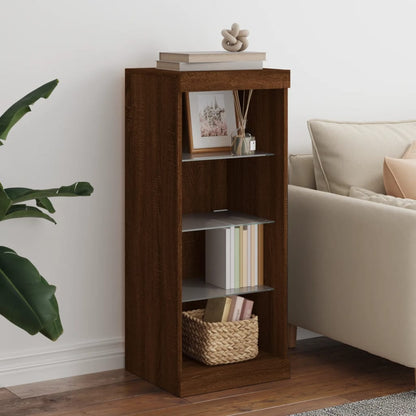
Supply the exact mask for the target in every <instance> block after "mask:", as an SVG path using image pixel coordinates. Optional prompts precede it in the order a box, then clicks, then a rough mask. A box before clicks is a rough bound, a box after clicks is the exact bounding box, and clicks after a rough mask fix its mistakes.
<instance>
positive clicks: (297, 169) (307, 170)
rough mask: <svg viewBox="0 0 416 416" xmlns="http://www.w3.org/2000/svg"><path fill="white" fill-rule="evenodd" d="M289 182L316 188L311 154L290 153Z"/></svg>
mask: <svg viewBox="0 0 416 416" xmlns="http://www.w3.org/2000/svg"><path fill="white" fill-rule="evenodd" d="M289 183H290V184H291V185H296V186H302V187H304V188H310V189H316V185H315V175H314V172H313V157H312V155H311V154H303V155H289Z"/></svg>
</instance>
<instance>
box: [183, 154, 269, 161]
mask: <svg viewBox="0 0 416 416" xmlns="http://www.w3.org/2000/svg"><path fill="white" fill-rule="evenodd" d="M264 156H274V153H267V152H256V153H254V154H253V155H242V156H234V155H232V154H231V153H229V152H209V153H200V154H198V153H195V154H191V153H182V162H200V161H203V160H220V159H242V158H248V157H264Z"/></svg>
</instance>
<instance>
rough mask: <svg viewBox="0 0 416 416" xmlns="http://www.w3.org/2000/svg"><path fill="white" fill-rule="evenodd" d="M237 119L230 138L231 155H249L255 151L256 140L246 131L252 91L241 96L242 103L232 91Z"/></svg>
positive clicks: (235, 92)
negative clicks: (235, 127) (234, 129)
mask: <svg viewBox="0 0 416 416" xmlns="http://www.w3.org/2000/svg"><path fill="white" fill-rule="evenodd" d="M233 94H234V106H235V112H236V117H237V129H236V131H235V132H234V133H233V134H232V136H231V153H232V154H233V155H235V156H242V155H251V154H254V153H255V151H256V138H255V137H254V136H252V135H251V134H250V133H248V132H247V131H246V124H247V114H248V109H249V106H250V100H251V96H252V94H253V90H249V91H248V94H247V99H246V92H245V91H244V92H243V94H242V103H241V101H240V95H239V94H238V91H233Z"/></svg>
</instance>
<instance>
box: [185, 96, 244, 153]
mask: <svg viewBox="0 0 416 416" xmlns="http://www.w3.org/2000/svg"><path fill="white" fill-rule="evenodd" d="M186 98H187V100H186V101H187V109H188V124H189V145H190V146H189V147H190V152H191V153H199V152H218V151H230V149H231V133H232V132H233V131H234V130H235V129H236V117H235V108H234V96H233V92H232V91H200V92H189V93H187V94H186Z"/></svg>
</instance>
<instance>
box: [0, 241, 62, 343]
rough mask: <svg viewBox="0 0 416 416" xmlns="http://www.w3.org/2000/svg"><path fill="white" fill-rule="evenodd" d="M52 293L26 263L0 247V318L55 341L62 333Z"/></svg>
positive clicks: (52, 289)
mask: <svg viewBox="0 0 416 416" xmlns="http://www.w3.org/2000/svg"><path fill="white" fill-rule="evenodd" d="M55 290H56V288H55V286H51V285H49V284H48V282H47V281H46V280H45V279H44V278H43V277H42V276H41V275H40V274H39V272H38V270H37V269H36V267H35V266H34V265H33V264H32V263H31V262H30V261H29V260H28V259H26V258H24V257H21V256H19V255H18V254H16V252H15V251H13V250H12V249H10V248H7V247H0V314H1V315H3V316H4V317H5V318H6V319H8V320H9V321H10V322H12V323H14V324H15V325H17V326H18V327H20V328H22V329H24V330H25V331H26V332H28V333H29V334H31V335H34V334H36V333H38V332H41V333H42V334H43V335H45V336H46V337H48V338H49V339H51V340H53V341H55V340H56V339H57V338H58V337H59V336H60V335H61V334H62V332H63V329H62V324H61V320H60V317H59V309H58V303H57V301H56V298H55Z"/></svg>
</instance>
